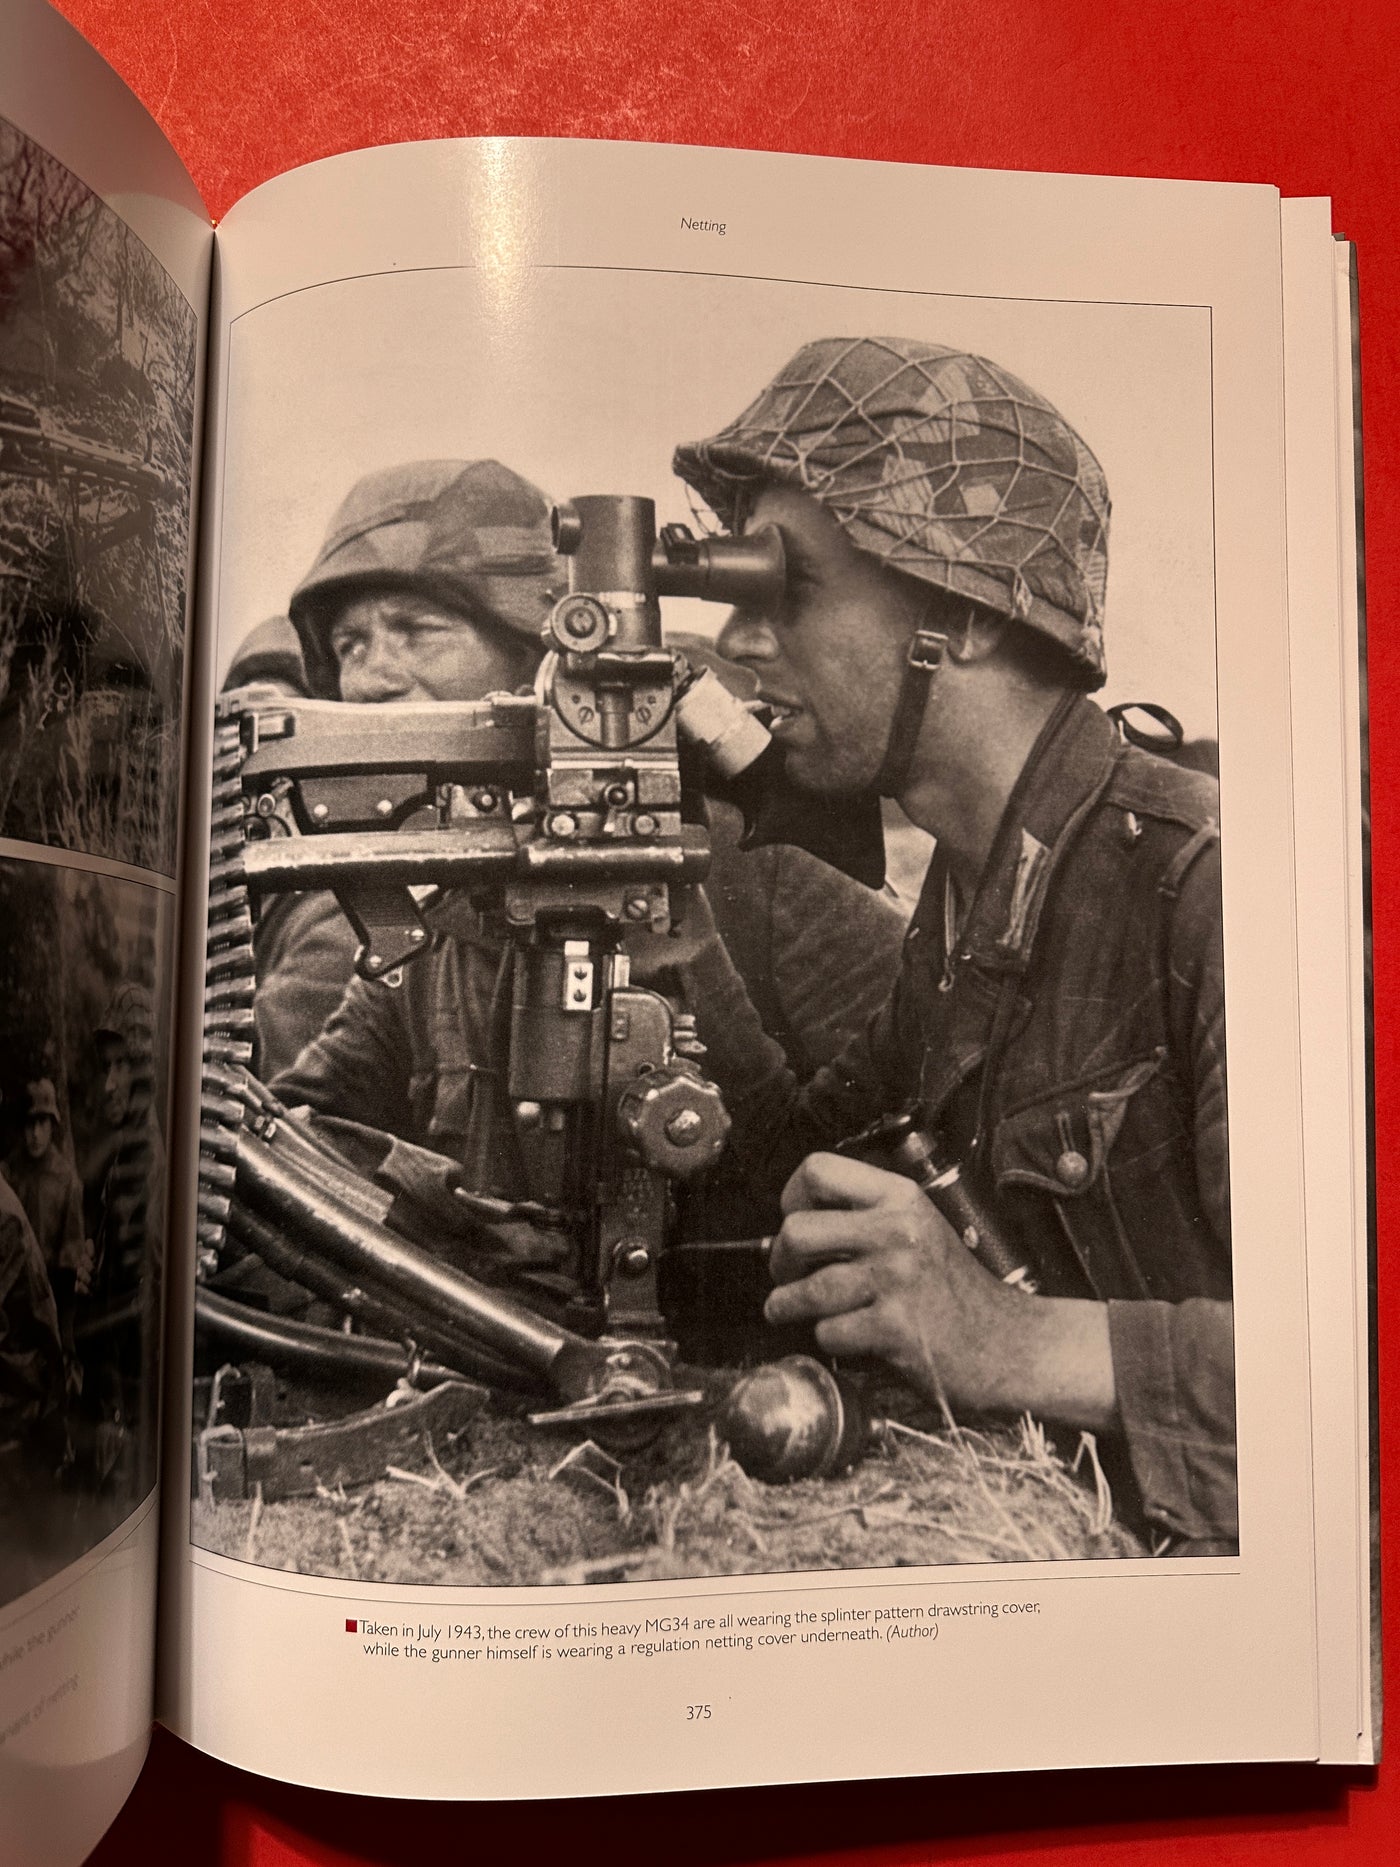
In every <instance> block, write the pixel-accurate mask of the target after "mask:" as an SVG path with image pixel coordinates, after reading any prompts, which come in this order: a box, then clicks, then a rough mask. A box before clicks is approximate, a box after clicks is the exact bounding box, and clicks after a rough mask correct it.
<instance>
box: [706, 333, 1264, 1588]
mask: <svg viewBox="0 0 1400 1867" xmlns="http://www.w3.org/2000/svg"><path fill="white" fill-rule="evenodd" d="M675 467H676V471H677V472H678V473H679V474H680V476H681V477H682V478H683V479H684V480H686V481H687V482H688V483H689V484H690V485H691V486H692V487H694V488H695V489H696V490H697V491H698V492H699V493H700V494H701V495H702V496H703V497H704V498H705V499H707V500H708V501H709V503H710V504H711V505H712V507H713V508H714V509H715V511H716V512H717V513H718V514H719V515H720V517H721V519H722V520H723V521H725V522H726V523H727V524H728V525H730V526H731V527H732V528H733V529H735V530H737V531H741V530H743V529H744V528H745V527H746V526H750V525H754V526H756V525H760V524H771V525H776V526H777V527H778V528H779V529H780V531H781V532H782V534H783V538H784V543H785V547H786V554H787V567H788V583H787V591H786V595H785V597H784V599H783V601H782V602H781V604H780V605H777V606H775V607H774V608H773V610H772V611H771V613H762V614H760V613H749V612H736V613H735V614H734V616H733V617H732V618H731V619H730V621H729V623H728V625H727V626H726V628H725V630H724V633H723V635H722V637H721V644H720V645H721V649H722V651H723V652H724V653H725V654H726V655H728V656H730V657H732V658H733V659H735V660H737V661H739V662H741V663H743V664H744V665H745V666H748V667H751V668H752V669H753V670H754V672H755V673H756V675H757V677H758V680H759V684H760V688H761V690H762V693H763V694H764V696H765V697H766V698H767V699H768V700H769V701H770V702H771V703H772V704H773V706H774V707H775V709H776V710H777V713H778V723H777V724H776V726H775V728H774V730H775V734H776V736H777V737H778V739H779V740H780V742H781V743H782V745H783V746H784V747H785V749H786V754H787V767H788V772H789V775H790V776H791V777H792V778H793V779H794V780H796V781H798V782H800V783H801V784H803V785H804V786H806V787H808V788H809V789H811V790H812V791H814V792H817V793H820V794H822V795H833V794H838V793H840V794H852V793H858V792H861V791H876V792H878V793H879V794H880V795H882V796H884V797H894V798H897V799H898V800H899V802H900V803H901V804H902V806H903V807H904V809H905V811H906V812H907V813H908V815H909V816H910V817H911V818H912V819H913V820H914V822H915V823H917V824H919V825H921V826H922V827H923V828H924V829H926V830H928V831H929V832H930V833H931V834H932V835H933V836H934V837H935V838H936V839H937V844H936V853H935V857H934V860H933V863H932V866H931V867H930V870H929V873H928V877H927V880H926V882H925V886H924V890H923V894H922V897H921V899H920V901H919V904H918V907H917V909H916V910H915V914H914V919H913V923H912V925H911V927H910V930H909V934H908V939H907V943H906V947H905V954H904V961H903V965H902V968H901V972H900V976H899V980H898V983H897V985H896V988H895V990H894V993H893V995H892V996H891V997H890V999H889V1001H888V1003H887V1004H886V1006H885V1007H884V1008H883V1010H882V1011H881V1013H880V1015H879V1016H878V1018H877V1019H876V1020H875V1021H874V1023H873V1024H872V1026H871V1028H870V1030H869V1032H868V1033H867V1034H864V1035H862V1036H861V1037H859V1038H858V1039H857V1040H856V1041H855V1042H854V1043H853V1044H852V1045H851V1046H850V1047H849V1048H848V1049H847V1050H846V1051H845V1053H844V1054H843V1055H842V1057H841V1058H840V1059H839V1060H838V1061H837V1062H836V1063H835V1064H834V1065H833V1066H832V1067H830V1068H827V1069H823V1070H821V1071H819V1072H818V1073H817V1075H816V1076H815V1077H814V1079H813V1080H812V1081H811V1083H809V1084H808V1085H807V1086H806V1087H805V1088H804V1089H801V1090H799V1088H798V1086H797V1085H796V1084H795V1083H794V1081H793V1080H792V1077H791V1075H790V1073H789V1072H787V1071H786V1070H785V1069H784V1067H783V1059H782V1057H781V1056H780V1055H779V1054H777V1052H776V1051H775V1050H774V1048H773V1046H772V1045H771V1044H768V1043H766V1042H765V1040H764V1039H763V1036H762V1033H761V1031H760V1030H759V1029H758V1028H757V1021H756V1020H755V1019H754V1018H753V1017H752V1016H751V1015H747V1016H746V1013H745V1009H744V1006H743V1001H742V994H741V993H740V991H739V990H738V987H737V982H736V980H735V979H734V978H733V976H732V975H730V976H729V977H728V979H727V981H726V977H725V972H724V968H723V965H722V963H721V960H720V958H719V957H718V956H717V953H716V949H715V948H714V947H713V946H711V947H710V948H708V949H703V950H702V951H701V953H700V955H699V957H698V958H697V960H696V961H695V962H694V965H693V967H692V974H693V977H692V981H691V989H692V993H693V996H694V998H695V1001H696V1003H697V1005H698V1006H699V1008H700V1013H701V1017H700V1029H701V1035H702V1036H703V1037H704V1039H705V1041H706V1042H707V1043H708V1045H709V1046H710V1055H709V1060H708V1066H707V1067H709V1068H710V1069H711V1071H712V1073H713V1074H714V1076H715V1077H716V1078H717V1080H719V1081H720V1083H721V1085H722V1086H723V1087H724V1089H725V1094H726V1101H727V1103H728V1106H729V1109H730V1112H731V1115H732V1116H733V1117H734V1122H735V1131H734V1146H735V1147H736V1149H737V1150H738V1151H739V1153H740V1155H741V1157H742V1158H743V1159H744V1161H745V1162H746V1164H747V1166H748V1169H749V1173H750V1176H751V1178H753V1179H754V1180H755V1181H756V1182H757V1183H759V1184H762V1183H764V1182H765V1181H766V1182H767V1183H768V1184H770V1185H778V1184H780V1183H783V1182H786V1184H785V1188H784V1191H783V1195H782V1199H783V1206H784V1210H785V1213H786V1218H785V1220H784V1223H783V1226H782V1229H781V1232H780V1233H779V1235H778V1237H777V1239H776V1242H775V1245H774V1248H773V1251H772V1256H771V1271H772V1275H773V1278H774V1281H775V1283H776V1286H777V1287H776V1288H775V1289H774V1290H773V1292H772V1294H771V1295H770V1297H769V1299H768V1303H767V1315H768V1317H769V1319H770V1321H772V1322H774V1323H785V1324H791V1323H807V1324H812V1325H815V1331H816V1339H817V1341H818V1343H819V1344H820V1346H821V1347H822V1348H824V1349H826V1350H827V1351H829V1352H830V1353H832V1354H838V1355H874V1356H878V1357H880V1358H882V1359H883V1360H884V1361H885V1362H886V1363H888V1364H889V1365H891V1366H892V1367H893V1368H895V1369H896V1370H898V1371H899V1372H900V1373H901V1374H902V1375H903V1376H905V1377H906V1378H907V1379H908V1380H909V1381H910V1382H911V1383H912V1384H913V1385H914V1386H915V1387H917V1388H919V1389H922V1390H923V1391H924V1392H925V1393H927V1394H929V1395H933V1396H937V1397H938V1398H939V1399H941V1400H942V1401H944V1402H946V1403H947V1404H948V1405H949V1406H951V1407H953V1408H955V1409H958V1410H967V1411H972V1412H979V1413H980V1412H986V1413H993V1414H1003V1415H1011V1416H1014V1415H1017V1414H1019V1413H1021V1412H1022V1411H1026V1410H1029V1411H1030V1412H1031V1413H1033V1414H1036V1415H1038V1416H1040V1417H1042V1418H1045V1419H1048V1420H1051V1421H1057V1422H1063V1423H1065V1424H1067V1425H1069V1426H1071V1427H1078V1428H1083V1429H1087V1430H1092V1431H1093V1432H1095V1433H1099V1434H1104V1435H1107V1436H1109V1438H1110V1439H1111V1440H1114V1441H1116V1442H1117V1444H1118V1445H1120V1446H1123V1447H1126V1451H1127V1455H1128V1463H1129V1465H1130V1470H1131V1484H1132V1486H1133V1487H1134V1489H1135V1492H1136V1499H1135V1501H1134V1500H1133V1499H1131V1498H1130V1499H1129V1500H1128V1501H1127V1502H1128V1510H1127V1514H1128V1515H1129V1516H1130V1518H1132V1517H1135V1518H1136V1519H1137V1521H1138V1522H1139V1524H1140V1525H1145V1526H1146V1527H1147V1528H1148V1529H1149V1530H1150V1531H1151V1533H1152V1534H1153V1535H1154V1537H1156V1538H1158V1539H1159V1543H1158V1547H1160V1548H1170V1549H1172V1550H1175V1551H1182V1552H1185V1551H1189V1552H1192V1553H1215V1552H1219V1551H1222V1550H1227V1549H1232V1548H1234V1547H1235V1539H1236V1537H1237V1528H1236V1481H1235V1448H1234V1379H1233V1335H1232V1312H1231V1254H1230V1226H1229V1207H1228V1183H1227V1159H1226V1101H1225V1050H1224V990H1223V977H1222V941H1221V895H1220V857H1219V838H1218V831H1217V815H1218V809H1217V790H1216V786H1215V784H1214V782H1213V781H1212V780H1211V779H1209V778H1207V777H1205V776H1202V775H1200V774H1198V773H1195V772H1190V771H1185V770H1182V769H1179V768H1177V767H1175V766H1173V765H1172V764H1170V763H1169V762H1167V761H1166V760H1164V759H1161V758H1158V757H1155V756H1152V755H1150V754H1147V753H1145V752H1142V751H1139V750H1136V749H1134V748H1132V747H1130V746H1127V745H1125V744H1124V743H1123V742H1122V740H1121V738H1120V736H1119V735H1118V733H1117V732H1116V731H1115V729H1114V726H1113V724H1112V722H1111V721H1110V720H1109V719H1108V718H1106V717H1105V715H1104V713H1103V712H1102V711H1101V710H1100V709H1099V708H1098V707H1097V706H1096V705H1095V704H1094V703H1093V702H1092V701H1091V700H1090V699H1089V698H1088V694H1089V693H1090V692H1091V691H1093V690H1094V689H1096V688H1098V687H1099V686H1100V685H1101V684H1102V682H1103V679H1104V672H1105V662H1104V643H1103V612H1104V595H1105V586H1106V578H1107V568H1108V520H1109V499H1108V489H1107V486H1106V484H1105V481H1104V476H1103V473H1102V471H1101V469H1100V467H1099V464H1098V462H1097V460H1095V458H1094V456H1093V455H1092V453H1091V452H1090V451H1089V449H1088V448H1087V447H1086V446H1085V444H1084V442H1083V441H1082V440H1081V438H1080V437H1079V435H1078V434H1077V433H1075V431H1074V430H1073V428H1071V427H1070V425H1069V424H1068V422H1066V421H1065V420H1064V418H1063V417H1062V416H1061V415H1060V414H1059V413H1058V411H1057V410H1055V409H1054V408H1053V407H1052V406H1051V405H1050V404H1049V403H1048V402H1046V401H1045V400H1044V398H1043V397H1041V396H1039V395H1037V394H1036V393H1035V392H1034V391H1033V390H1031V389H1029V388H1027V387H1026V386H1025V384H1023V383H1021V382H1018V381H1017V380H1016V378H1015V377H1013V376H1011V375H1010V374H1009V373H1008V372H1007V371H1005V370H1004V369H1001V368H999V367H998V366H997V365H995V364H992V363H989V362H988V361H986V360H985V359H983V358H979V357H975V356H969V355H965V354H963V353H961V352H959V351H956V350H950V349H945V348H943V347H942V346H939V345H936V344H930V343H923V342H918V341H913V340H909V339H829V340H825V341H821V342H817V343H812V344H809V345H807V346H806V347H804V348H803V349H802V350H801V351H799V353H798V354H797V355H796V356H795V357H794V358H793V359H792V361H791V362H790V363H789V364H788V365H787V367H786V368H785V369H784V370H782V371H781V372H780V373H779V375H778V376H777V377H776V378H775V380H774V381H773V382H772V383H771V384H770V385H769V386H768V387H767V388H766V389H764V391H763V392H762V393H761V394H760V396H759V397H758V399H757V400H756V401H755V402H754V403H753V404H752V406H751V407H750V408H748V409H747V410H746V411H745V412H744V413H743V414H742V415H740V416H739V418H738V419H737V420H736V421H734V422H732V423H731V424H730V425H729V426H728V427H727V428H725V429H723V430H722V431H721V432H720V433H719V434H717V435H715V436H714V437H713V438H712V439H709V440H706V441H701V442H698V443H696V444H694V445H691V446H685V447H682V448H680V449H679V450H678V452H677V454H676V459H675ZM911 1106H913V1107H915V1108H917V1110H918V1114H919V1117H920V1120H921V1122H922V1123H923V1125H925V1126H926V1127H929V1128H932V1129H934V1130H936V1131H937V1132H939V1133H940V1134H941V1136H942V1139H943V1142H944V1144H945V1146H947V1147H949V1148H950V1149H951V1150H953V1152H954V1153H955V1154H956V1155H957V1156H958V1157H959V1158H960V1159H961V1161H962V1163H963V1165H964V1169H965V1172H966V1173H967V1175H968V1177H969V1180H970V1181H971V1183H972V1184H973V1185H974V1187H976V1188H977V1189H979V1190H980V1192H981V1195H982V1197H983V1198H984V1200H985V1201H986V1202H987V1203H988V1204H989V1205H991V1206H992V1207H993V1209H994V1210H995V1211H996V1212H997V1214H998V1215H999V1217H1000V1219H1001V1221H1002V1224H1003V1226H1004V1227H1005V1228H1006V1229H1007V1230H1008V1231H1010V1232H1011V1233H1012V1234H1013V1235H1014V1236H1016V1237H1018V1238H1019V1239H1020V1240H1021V1241H1022V1243H1023V1245H1024V1247H1025V1249H1026V1251H1027V1252H1028V1254H1029V1255H1030V1256H1031V1257H1032V1259H1033V1262H1034V1266H1035V1269H1036V1272H1037V1274H1038V1276H1039V1279H1040V1284H1041V1288H1042V1290H1043V1292H1044V1293H1045V1294H1044V1295H1042V1296H1040V1297H1038V1298H1033V1299H1032V1298H1027V1297H1026V1296H1024V1295H1023V1294H1021V1293H1020V1292H1019V1291H1017V1290H1015V1289H1013V1288H1010V1287H1008V1286H1007V1285H1006V1284H1003V1283H1000V1282H998V1281H997V1279H996V1278H995V1277H993V1276H991V1275H990V1274H989V1273H988V1272H987V1271H986V1270H984V1269H983V1268H982V1267H981V1265H980V1264H979V1263H978V1261H977V1260H976V1259H975V1258H974V1257H973V1256H972V1255H971V1253H970V1252H969V1251H967V1250H966V1249H965V1248H964V1247H963V1244H962V1243H961V1241H960V1239H959V1238H958V1237H957V1236H956V1235H955V1234H954V1233H953V1232H952V1230H951V1229H950V1228H949V1226H948V1225H947V1224H946V1223H945V1222H944V1221H943V1219H942V1218H941V1217H940V1216H939V1215H938V1213H937V1212H936V1211H935V1209H934V1208H933V1206H932V1205H931V1204H930V1203H929V1202H928V1200H926V1199H925V1198H924V1196H923V1194H922V1193H921V1192H920V1191H919V1190H918V1189H917V1188H916V1187H915V1186H914V1185H913V1184H912V1183H911V1182H910V1181H909V1180H907V1179H905V1178H903V1177H900V1176H897V1175H895V1174H892V1173H888V1172H885V1171H883V1170H881V1169H880V1168H878V1167H876V1166H872V1165H869V1164H866V1163H865V1162H864V1161H861V1160H851V1159H845V1158H842V1157H838V1156H836V1155H834V1154H832V1153H829V1152H823V1151H821V1150H823V1149H825V1148H830V1147H831V1146H832V1144H833V1143H835V1142H836V1141H838V1140H839V1139H841V1138H842V1137H848V1136H851V1135H852V1134H853V1133H855V1132H857V1131H859V1130H861V1129H862V1128H864V1127H865V1126H866V1125H867V1124H868V1123H870V1122H871V1120H872V1119H873V1118H876V1117H878V1116H880V1115H881V1114H882V1113H884V1112H887V1111H892V1110H898V1109H906V1108H909V1107H911ZM1123 1501H1124V1500H1123V1499H1121V1498H1120V1503H1122V1502H1123Z"/></svg>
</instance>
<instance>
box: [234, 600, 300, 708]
mask: <svg viewBox="0 0 1400 1867" xmlns="http://www.w3.org/2000/svg"><path fill="white" fill-rule="evenodd" d="M258 681H271V682H273V683H275V685H276V686H278V687H285V688H286V689H287V691H288V692H289V693H293V694H303V695H304V694H306V693H307V692H308V691H309V690H308V688H307V685H306V664H305V662H304V661H303V660H302V655H301V640H300V638H299V636H298V635H297V632H296V630H295V629H294V628H293V627H292V625H291V623H290V622H288V620H287V618H286V617H285V616H269V617H268V619H267V621H266V622H260V623H259V624H258V626H257V628H256V629H250V630H249V631H248V633H247V634H246V635H245V636H244V638H243V640H242V641H241V642H240V643H239V644H238V647H237V649H236V650H235V651H234V657H233V660H232V661H231V662H230V663H229V664H228V673H227V674H226V675H225V676H224V692H225V693H227V692H228V691H229V689H230V688H234V687H251V686H252V685H253V684H254V683H255V682H258Z"/></svg>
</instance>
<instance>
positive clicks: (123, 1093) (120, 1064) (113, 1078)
mask: <svg viewBox="0 0 1400 1867" xmlns="http://www.w3.org/2000/svg"><path fill="white" fill-rule="evenodd" d="M130 1107H131V1063H130V1060H129V1059H128V1057H127V1055H126V1052H125V1051H122V1050H113V1051H111V1052H109V1054H108V1056H107V1058H106V1060H105V1062H104V1063H103V1067H102V1114H103V1117H104V1119H105V1120H106V1121H107V1122H109V1123H110V1125H111V1126H112V1127H113V1128H119V1127H120V1126H121V1124H122V1123H123V1122H124V1121H125V1120H126V1117H127V1111H128V1110H129V1109H130Z"/></svg>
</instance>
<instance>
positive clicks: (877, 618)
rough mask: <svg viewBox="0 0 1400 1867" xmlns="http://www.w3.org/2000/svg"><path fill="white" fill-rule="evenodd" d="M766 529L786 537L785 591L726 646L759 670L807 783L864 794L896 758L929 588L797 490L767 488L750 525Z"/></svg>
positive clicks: (729, 635) (776, 733)
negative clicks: (921, 588) (893, 742)
mask: <svg viewBox="0 0 1400 1867" xmlns="http://www.w3.org/2000/svg"><path fill="white" fill-rule="evenodd" d="M760 525H774V526H776V527H777V529H778V530H779V532H781V534H782V538H783V549H784V554H785V557H786V561H787V574H786V578H785V586H784V594H783V599H782V601H781V603H780V604H778V605H776V606H775V607H774V608H773V609H772V610H771V611H766V612H758V611H753V610H744V609H736V610H735V611H734V613H733V614H732V615H731V616H730V618H729V620H728V622H727V623H726V624H725V626H724V629H723V631H722V633H721V635H720V638H719V650H720V653H721V654H723V655H727V656H728V657H729V658H730V659H731V660H732V661H737V662H740V663H742V665H743V666H745V667H747V668H751V669H752V670H753V672H754V673H755V674H756V675H757V676H758V683H759V692H760V694H761V696H762V698H763V699H764V700H766V701H768V702H770V703H771V704H772V705H773V706H774V708H775V711H776V717H775V720H774V723H773V726H772V732H773V737H774V739H775V740H777V741H778V743H779V744H780V745H781V746H782V747H783V748H784V750H785V751H786V753H787V769H788V775H789V776H790V777H791V778H792V779H793V780H794V782H795V783H797V784H800V785H802V786H804V787H805V788H806V789H807V790H810V791H818V792H826V793H830V794H833V795H845V794H850V793H851V792H856V791H862V790H864V789H866V788H867V787H868V786H869V785H870V784H871V783H872V782H873V780H874V778H875V776H876V774H877V773H878V772H879V770H880V766H881V765H882V763H883V762H884V755H885V747H886V745H887V744H888V741H889V735H890V725H891V722H892V720H893V718H894V710H895V706H896V703H897V701H898V697H899V693H900V688H901V685H902V681H903V671H904V657H905V653H906V650H907V645H908V641H909V635H910V630H911V627H912V626H913V624H914V623H915V622H916V621H917V608H918V593H917V591H912V590H905V589H904V588H903V587H902V580H901V579H899V578H897V577H896V576H895V575H894V573H893V572H891V571H888V570H886V569H885V568H884V566H883V565H881V564H880V563H879V562H878V561H877V560H876V559H875V558H872V557H869V556H867V554H866V553H865V552H863V551H858V550H857V549H856V548H855V546H854V545H853V544H852V543H851V542H850V540H849V539H848V538H847V537H846V534H845V533H844V532H843V531H842V530H841V527H840V526H839V525H838V524H837V522H836V520H835V519H834V518H833V517H832V516H831V514H830V513H829V512H827V511H826V510H825V508H824V507H822V506H820V505H818V503H817V501H816V500H815V499H813V498H812V497H811V496H810V495H809V494H807V493H804V492H802V491H800V490H799V489H798V488H796V487H789V486H765V487H763V488H762V489H761V491H760V492H759V493H758V496H757V497H756V499H755V500H754V502H753V505H752V506H751V508H750V510H749V514H748V523H747V526H746V528H745V529H746V530H748V531H754V530H756V529H757V528H758V527H759V526H760Z"/></svg>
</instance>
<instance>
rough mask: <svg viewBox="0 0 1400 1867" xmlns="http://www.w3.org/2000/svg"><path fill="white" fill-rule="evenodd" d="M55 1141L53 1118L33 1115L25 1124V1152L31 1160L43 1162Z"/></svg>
mask: <svg viewBox="0 0 1400 1867" xmlns="http://www.w3.org/2000/svg"><path fill="white" fill-rule="evenodd" d="M52 1140H53V1117H52V1116H51V1115H31V1116H30V1117H29V1119H28V1121H26V1122H25V1124H24V1151H25V1153H26V1154H28V1156H29V1158H30V1159H31V1160H42V1159H43V1158H44V1156H45V1154H47V1153H48V1151H49V1142H50V1141H52Z"/></svg>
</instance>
